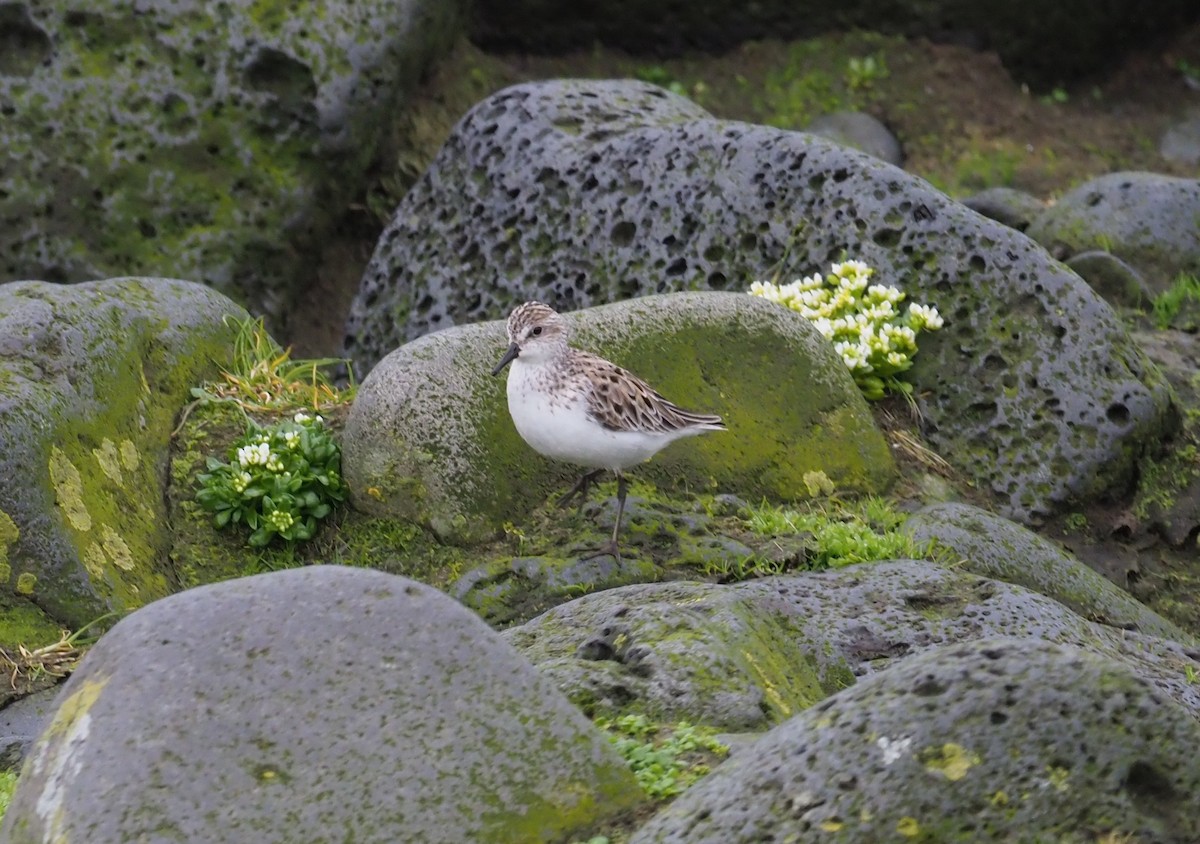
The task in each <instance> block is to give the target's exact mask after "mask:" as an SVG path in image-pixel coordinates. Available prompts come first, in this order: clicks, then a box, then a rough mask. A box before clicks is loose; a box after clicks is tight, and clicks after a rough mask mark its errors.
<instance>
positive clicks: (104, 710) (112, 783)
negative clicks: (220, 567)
mask: <svg viewBox="0 0 1200 844" xmlns="http://www.w3.org/2000/svg"><path fill="white" fill-rule="evenodd" d="M148 736H152V737H153V740H147V737H148ZM114 770H119V771H121V776H119V777H113V776H111V774H112V772H113V771H114ZM644 799H645V798H644V796H643V794H642V793H641V789H639V788H638V786H637V783H636V780H635V779H634V777H633V774H632V773H631V771H630V770H629V768H628V767H627V766H626V765H625V763H624V761H623V760H622V759H621V758H620V756H618V755H617V753H616V751H615V750H614V749H613V747H612V746H611V744H610V743H609V742H608V740H607V739H606V737H605V736H604V735H603V734H602V733H601V732H600V731H599V730H598V729H596V728H595V727H593V726H592V725H591V723H589V722H588V720H587V719H586V718H585V717H584V716H583V714H582V713H580V712H579V710H578V709H576V708H575V707H573V706H571V705H570V703H568V702H567V701H566V700H565V699H564V698H563V696H562V695H561V694H559V693H558V692H557V691H556V690H555V689H554V687H553V685H552V684H551V683H550V681H549V680H547V679H546V678H545V677H542V676H541V675H540V674H539V673H538V672H537V671H536V670H535V669H534V668H533V666H531V665H530V664H529V663H528V662H527V661H526V660H525V659H523V658H522V657H521V656H520V654H518V653H517V652H516V651H515V650H514V649H513V648H512V647H510V646H509V645H508V644H506V643H505V642H504V641H502V640H501V639H500V637H499V636H498V635H497V634H496V633H494V632H493V631H491V630H490V629H488V627H487V625H485V624H484V623H483V622H482V621H480V620H479V618H477V617H476V616H475V615H474V614H473V613H471V612H470V611H469V610H467V609H465V608H463V607H462V606H460V605H458V604H457V603H456V602H455V601H453V600H452V599H451V598H448V597H446V596H445V595H443V594H441V593H439V592H437V591H436V590H434V589H432V588H430V587H427V586H424V585H422V584H419V583H416V582H414V581H411V580H407V579H405V578H400V577H394V576H392V575H387V574H383V573H381V572H375V571H368V570H364V569H350V568H345V567H341V566H312V567H309V568H306V569H298V570H293V571H286V572H273V573H271V574H266V575H260V576H257V577H248V578H242V579H240V580H235V581H230V582H227V583H219V584H214V585H211V586H203V587H199V588H197V589H191V590H188V591H185V592H181V593H179V594H177V595H172V596H170V597H169V598H166V599H164V600H162V601H158V602H156V603H154V604H151V605H149V606H147V607H144V608H143V609H141V610H139V611H138V612H135V613H133V614H132V615H130V616H129V617H128V618H125V619H123V620H122V621H121V622H120V623H119V624H118V625H117V626H116V627H114V628H113V630H112V631H110V632H109V633H108V634H107V635H106V636H105V637H104V638H103V639H102V640H101V641H100V642H99V643H98V644H97V645H95V647H93V649H92V650H91V651H90V653H89V654H88V657H87V659H86V660H85V661H84V663H83V665H82V666H81V667H80V669H79V670H78V671H77V672H76V673H75V674H74V675H73V676H72V677H71V679H70V680H69V681H68V683H67V684H66V685H65V686H64V687H63V690H62V696H61V701H60V703H59V706H58V708H57V711H56V712H55V713H54V715H53V718H52V720H51V721H50V723H49V724H48V726H47V727H46V728H45V729H44V730H43V732H42V734H41V736H40V737H39V738H38V740H37V742H36V743H35V745H34V748H33V750H32V751H31V753H30V756H29V758H28V760H27V762H26V765H25V769H24V773H23V775H22V777H21V780H20V782H19V783H18V786H17V790H16V793H15V794H14V795H13V799H12V804H11V805H10V806H9V809H8V812H7V814H6V815H5V817H4V822H3V826H0V839H3V840H4V841H6V842H9V844H32V842H35V841H36V842H44V841H50V840H54V841H59V842H66V841H78V842H88V844H126V842H131V841H138V840H163V836H166V837H167V838H175V839H177V840H183V841H205V842H211V844H243V842H247V841H255V842H259V843H260V844H296V842H301V841H311V842H316V841H325V842H331V841H360V842H403V841H422V842H428V844H459V842H464V841H481V842H482V841H487V842H495V844H527V842H552V841H567V840H570V838H569V836H570V835H571V834H572V833H574V832H576V831H578V830H580V829H581V828H584V827H590V826H592V825H594V824H597V823H601V822H603V821H605V820H606V819H608V818H610V817H612V816H613V815H614V814H616V813H618V812H621V811H623V810H629V809H632V808H635V807H637V806H638V805H640V804H641V803H642V802H643V801H644Z"/></svg>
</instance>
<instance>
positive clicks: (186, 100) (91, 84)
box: [0, 0, 465, 316]
mask: <svg viewBox="0 0 1200 844" xmlns="http://www.w3.org/2000/svg"><path fill="white" fill-rule="evenodd" d="M464 5H465V4H464V3H463V2H461V1H460V0H402V2H393V0H357V2H334V3H289V2H282V0H265V2H258V1H257V0H229V2H223V3H221V4H219V6H218V5H214V4H212V3H208V2H202V0H142V2H139V3H137V4H136V7H134V6H131V5H130V4H129V3H127V2H125V0H97V2H89V3H87V4H84V5H81V4H79V3H77V2H73V0H46V1H45V2H37V3H26V2H17V3H6V4H4V5H2V6H0V45H3V47H2V48H0V115H3V119H0V149H3V150H4V161H3V162H2V163H0V182H2V183H3V186H4V202H3V204H2V205H0V280H9V279H14V278H16V279H22V278H41V279H47V280H51V281H70V282H75V281H83V280H86V279H91V278H104V277H107V276H116V275H171V276H176V277H184V278H191V279H195V280H198V281H203V282H204V283H206V284H210V285H213V286H215V287H217V288H218V289H220V290H221V291H223V292H225V293H227V294H229V295H231V296H233V297H234V298H236V299H238V300H239V301H241V302H243V303H246V304H248V305H251V306H252V309H253V310H254V311H255V312H256V313H266V314H271V315H275V316H283V315H284V314H286V312H287V310H288V308H289V306H291V305H292V304H294V302H295V299H296V297H297V296H298V295H299V294H300V293H302V292H303V291H305V290H307V289H308V288H309V287H310V286H311V285H312V284H313V282H314V281H315V280H316V278H317V270H318V268H319V266H320V258H321V251H320V250H321V246H322V244H325V243H327V242H329V241H330V240H331V234H332V230H333V228H334V224H335V223H336V222H337V221H338V220H339V218H340V216H341V215H343V214H344V213H345V209H346V207H347V205H348V204H349V203H350V202H351V201H352V200H353V199H354V198H356V197H359V196H361V195H362V194H363V193H364V192H365V191H364V185H365V182H366V179H367V175H366V174H367V172H368V170H369V168H370V167H371V166H372V164H373V163H374V162H375V161H376V160H377V159H378V158H379V157H380V156H382V155H384V154H385V153H386V148H387V144H388V141H389V137H388V131H389V122H388V121H387V120H386V119H381V117H380V115H388V114H391V113H392V112H393V111H394V110H396V109H397V108H398V107H399V106H400V105H401V104H402V102H403V100H404V97H405V95H406V94H407V93H408V92H410V91H411V90H412V89H413V87H415V85H416V83H417V81H418V79H419V78H420V75H421V73H422V72H423V70H424V69H425V68H426V67H427V66H428V65H429V63H430V62H431V60H432V59H433V58H434V57H436V56H437V55H439V54H440V53H441V52H442V51H443V50H444V49H446V48H448V47H449V45H450V44H451V43H453V40H454V38H455V37H456V36H457V34H458V32H459V31H460V30H459V26H460V24H461V16H462V10H463V7H464Z"/></svg>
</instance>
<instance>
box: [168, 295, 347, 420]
mask: <svg viewBox="0 0 1200 844" xmlns="http://www.w3.org/2000/svg"><path fill="white" fill-rule="evenodd" d="M228 319H229V318H228V317H227V318H226V320H227V321H228ZM343 363H346V361H345V360H343V359H341V358H318V359H315V360H292V350H291V349H290V348H288V349H284V348H283V347H281V346H280V345H279V344H278V343H276V342H275V340H274V339H272V337H271V335H270V334H268V333H267V329H266V327H265V326H264V324H263V319H262V317H259V318H258V319H245V320H241V321H240V324H239V325H238V332H237V336H236V337H235V338H234V341H233V360H232V363H231V364H230V365H229V368H228V369H226V368H222V370H221V380H220V381H218V382H216V383H213V384H205V385H203V386H200V387H196V388H194V389H193V390H192V395H193V396H194V397H195V398H196V402H194V403H193V406H195V404H197V403H199V402H203V401H230V402H233V403H234V404H236V405H238V406H239V407H241V408H242V410H245V411H260V412H262V411H278V410H296V409H300V408H304V409H310V410H312V411H314V412H315V411H319V410H321V409H322V408H326V407H331V406H335V405H342V404H348V403H349V402H350V401H352V400H353V398H354V387H353V385H351V387H350V388H349V389H347V390H339V389H338V388H337V387H335V386H334V385H333V383H332V381H331V380H330V378H329V376H328V375H327V374H326V373H325V371H324V370H326V369H328V368H329V367H333V366H338V365H340V364H343ZM189 409H190V408H189ZM184 418H185V419H186V413H185V417H184ZM181 424H182V423H181Z"/></svg>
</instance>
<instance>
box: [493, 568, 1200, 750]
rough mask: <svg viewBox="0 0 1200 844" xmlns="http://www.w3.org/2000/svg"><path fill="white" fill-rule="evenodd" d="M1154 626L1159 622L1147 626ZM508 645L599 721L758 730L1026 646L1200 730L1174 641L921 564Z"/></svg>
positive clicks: (579, 606)
mask: <svg viewBox="0 0 1200 844" xmlns="http://www.w3.org/2000/svg"><path fill="white" fill-rule="evenodd" d="M1148 615H1149V614H1148ZM504 636H505V637H506V638H507V639H508V640H509V641H510V642H512V644H514V645H515V646H516V647H517V648H518V649H519V650H520V651H521V652H522V653H524V654H525V655H526V656H527V657H528V658H529V659H531V660H532V661H533V662H534V664H536V665H537V666H538V668H540V669H541V671H542V672H543V673H544V674H547V675H548V676H549V677H550V678H551V679H553V680H554V682H555V683H556V684H557V685H558V686H559V688H561V689H562V690H563V691H564V692H565V693H566V694H567V696H568V697H569V698H571V700H573V701H574V702H575V703H576V704H577V705H579V706H581V707H583V708H584V709H586V710H589V711H598V712H605V713H619V712H623V711H628V710H633V711H649V712H653V713H656V714H657V715H659V716H661V717H663V718H664V719H666V720H678V719H686V720H692V721H699V722H702V723H706V724H714V725H717V726H720V727H723V728H727V729H761V728H763V727H764V726H766V725H769V724H770V723H772V722H778V721H782V720H784V719H786V718H787V717H789V716H790V715H792V714H793V713H795V712H798V711H800V710H801V709H804V708H805V707H807V706H809V705H811V704H812V703H814V702H815V701H817V700H819V699H821V698H823V697H825V696H826V695H828V694H831V693H833V692H835V691H837V690H838V689H841V688H844V687H846V686H849V685H851V684H853V683H854V682H855V678H856V677H863V676H868V675H871V674H875V673H877V672H881V671H891V670H894V671H897V672H899V673H905V672H906V670H907V669H906V668H905V665H906V664H907V661H908V660H911V659H912V658H914V657H916V656H918V655H920V654H924V653H926V652H928V651H930V650H931V649H933V648H938V647H941V646H943V645H949V644H956V643H961V642H970V641H975V640H977V639H981V638H990V637H998V636H1003V637H1020V638H1026V639H1031V640H1038V641H1048V642H1056V643H1058V644H1062V645H1070V646H1072V647H1078V648H1083V649H1086V650H1090V651H1094V652H1095V653H1097V654H1100V655H1102V656H1104V657H1105V658H1106V659H1111V660H1114V661H1116V662H1120V663H1122V664H1124V665H1126V666H1127V667H1128V668H1129V669H1130V670H1131V671H1133V672H1135V673H1136V674H1137V675H1138V676H1139V677H1141V678H1142V679H1143V680H1144V681H1145V682H1146V683H1148V684H1151V685H1153V686H1155V687H1157V688H1159V689H1160V690H1162V692H1163V693H1164V694H1166V695H1169V696H1170V697H1172V698H1174V699H1175V700H1176V701H1178V702H1179V703H1180V704H1182V705H1183V706H1184V707H1185V708H1187V709H1188V710H1189V711H1191V712H1193V713H1196V714H1197V715H1198V716H1200V686H1196V685H1195V684H1192V683H1190V682H1188V679H1187V674H1186V671H1185V670H1184V667H1185V666H1192V667H1194V668H1197V669H1200V662H1197V661H1196V659H1195V658H1194V657H1193V656H1189V653H1188V651H1186V650H1185V647H1184V646H1183V645H1181V644H1180V643H1179V642H1177V641H1173V640H1167V639H1161V638H1158V637H1156V636H1151V635H1146V634H1143V633H1137V632H1133V631H1126V630H1118V629H1114V628H1111V627H1106V626H1104V625H1101V624H1096V623H1094V622H1091V621H1087V620H1085V619H1084V618H1082V617H1080V616H1079V615H1076V614H1075V613H1074V612H1072V611H1071V610H1069V609H1067V608H1066V607H1065V606H1063V605H1062V604H1060V603H1058V602H1057V601H1054V600H1052V599H1050V598H1047V597H1045V596H1044V595H1039V594H1037V593H1036V592H1032V591H1030V590H1028V589H1026V588H1024V587H1022V586H1016V585H1012V584H1008V583H1004V582H1002V581H998V580H988V579H984V578H981V577H977V576H976V575H973V574H969V573H967V572H963V571H957V570H952V569H948V568H946V567H944V566H941V565H938V564H935V563H931V562H925V561H919V560H897V561H889V562H878V563H863V564H860V565H856V566H849V567H847V568H844V569H838V570H835V571H825V572H820V573H817V574H805V575H791V576H780V577H769V578H762V579H759V580H752V581H746V582H743V583H737V584H733V585H728V586H721V585H716V584H710V583H663V584H641V585H636V586H623V587H620V588H618V589H610V590H608V591H605V592H600V593H596V594H592V595H585V596H584V597H582V598H578V599H576V600H574V601H571V602H570V603H567V604H562V605H560V606H557V607H555V608H554V609H552V610H550V611H548V612H546V613H544V614H543V615H541V616H539V617H537V618H535V619H533V620H532V621H530V622H528V623H526V624H523V625H521V626H520V627H515V628H512V629H510V630H507V631H505V633H504Z"/></svg>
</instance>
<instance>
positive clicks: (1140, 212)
mask: <svg viewBox="0 0 1200 844" xmlns="http://www.w3.org/2000/svg"><path fill="white" fill-rule="evenodd" d="M1028 233H1029V236H1030V237H1032V238H1033V239H1034V240H1036V241H1037V242H1038V243H1041V244H1042V245H1044V246H1045V247H1046V248H1047V249H1049V250H1050V251H1051V252H1052V253H1053V254H1055V255H1056V256H1058V257H1060V258H1063V259H1067V258H1072V257H1074V256H1076V255H1079V254H1080V253H1084V252H1087V251H1089V250H1094V249H1101V250H1104V251H1105V252H1111V253H1112V254H1113V255H1116V256H1117V257H1119V258H1121V259H1122V260H1123V261H1125V262H1127V263H1128V264H1129V265H1131V266H1132V267H1133V269H1134V270H1136V271H1137V273H1138V274H1139V275H1140V276H1141V278H1143V279H1144V280H1145V283H1146V285H1147V286H1148V288H1149V290H1150V292H1151V293H1153V294H1159V293H1162V292H1164V291H1165V290H1166V289H1167V288H1168V287H1170V286H1171V282H1173V281H1174V280H1175V276H1176V275H1177V274H1179V273H1181V272H1186V273H1191V274H1193V275H1196V274H1200V180H1198V179H1179V178H1175V177H1173V176H1163V175H1161V174H1159V173H1107V174H1105V175H1103V176H1098V177H1096V178H1095V179H1091V180H1089V181H1087V182H1084V183H1083V184H1082V185H1080V186H1079V187H1077V188H1075V189H1074V190H1072V191H1069V192H1068V193H1066V194H1065V195H1064V196H1062V197H1061V198H1060V199H1059V200H1058V201H1057V202H1055V203H1054V204H1053V205H1051V206H1049V207H1048V208H1046V209H1045V210H1044V211H1043V212H1042V213H1041V214H1039V215H1038V216H1037V217H1036V218H1034V220H1033V222H1032V223H1031V224H1030V226H1029V229H1028Z"/></svg>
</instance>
